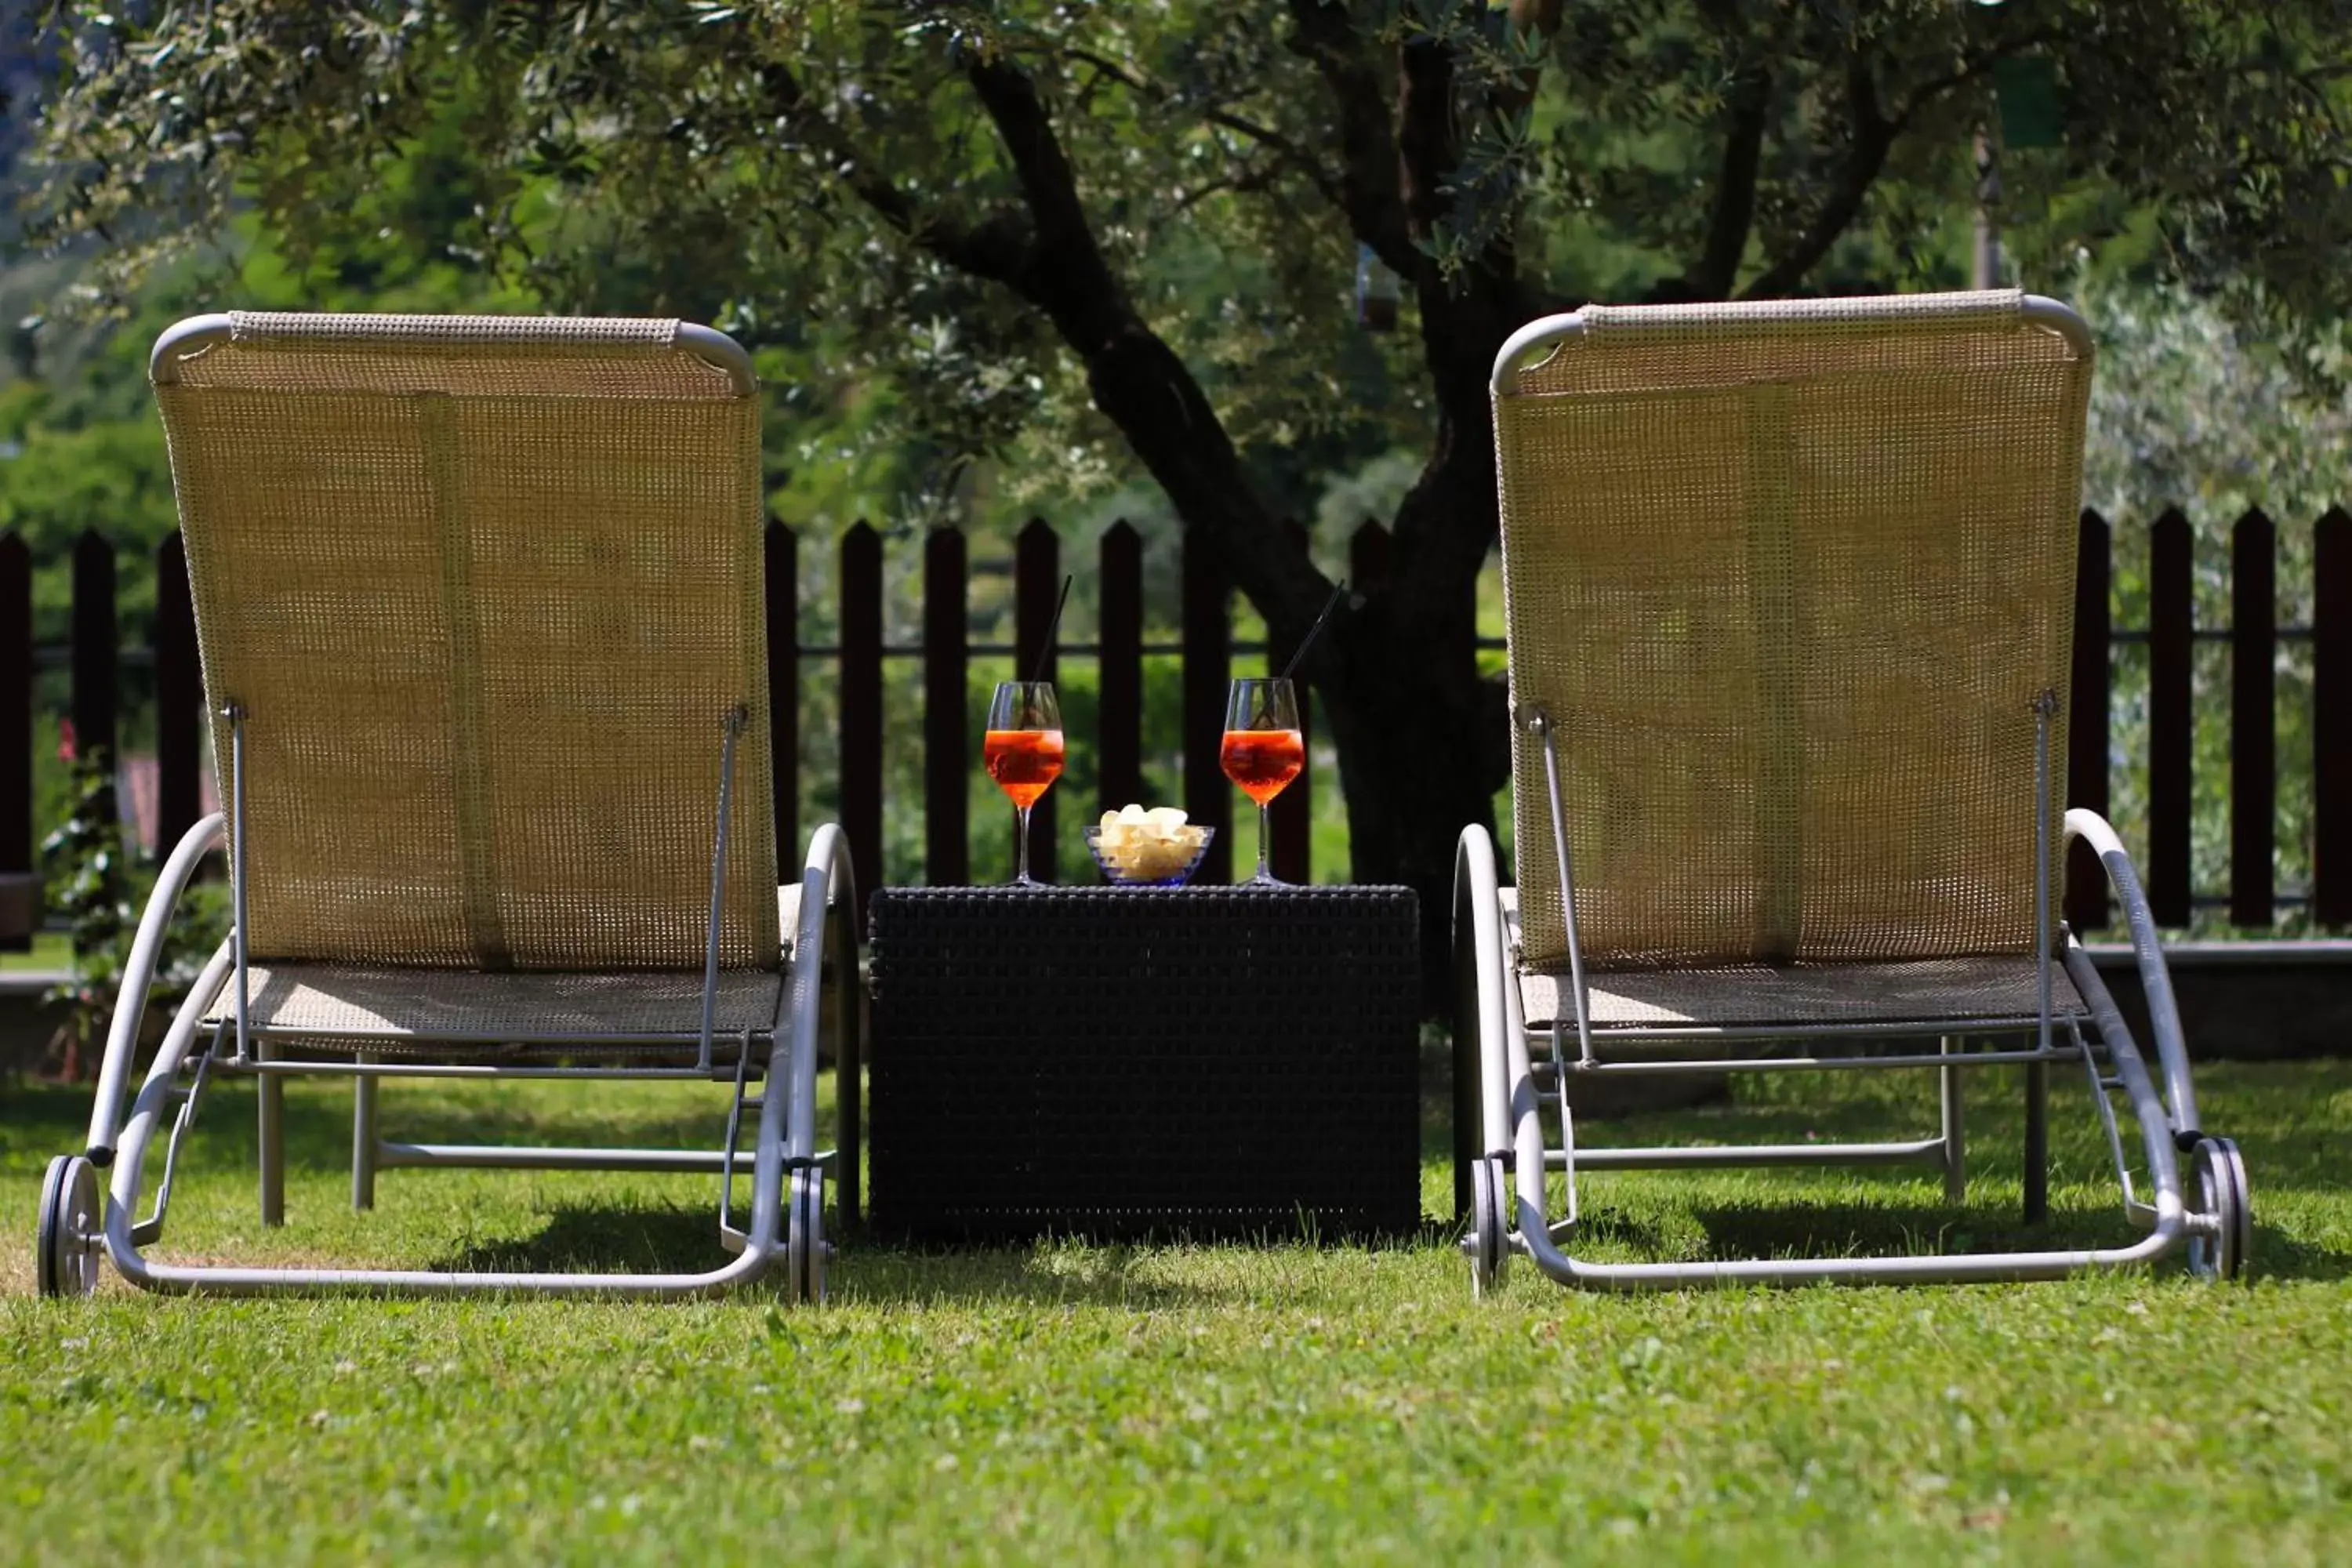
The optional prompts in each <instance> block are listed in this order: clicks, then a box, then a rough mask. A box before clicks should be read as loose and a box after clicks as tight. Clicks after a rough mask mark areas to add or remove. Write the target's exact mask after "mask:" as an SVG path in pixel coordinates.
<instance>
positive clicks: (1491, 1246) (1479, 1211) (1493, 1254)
mask: <svg viewBox="0 0 2352 1568" xmlns="http://www.w3.org/2000/svg"><path fill="white" fill-rule="evenodd" d="M1506 1190H1507V1189H1506V1188H1505V1185H1504V1181H1503V1163H1502V1162H1501V1161H1500V1160H1495V1159H1482V1160H1478V1161H1475V1162H1474V1163H1472V1165H1471V1167H1470V1210H1471V1220H1470V1234H1469V1235H1468V1236H1467V1237H1465V1238H1464V1241H1465V1250H1466V1251H1467V1252H1468V1253H1469V1254H1470V1292H1471V1294H1472V1295H1473V1296H1474V1297H1478V1298H1482V1299H1483V1298H1484V1297H1486V1296H1487V1295H1489V1294H1491V1293H1492V1292H1493V1290H1494V1289H1495V1287H1496V1286H1497V1285H1499V1284H1501V1283H1502V1280H1503V1263H1504V1260H1505V1259H1506V1258H1508V1257H1509V1256H1510V1248H1509V1247H1507V1245H1506V1243H1505V1241H1504V1234H1503V1194H1504V1193H1505V1191H1506Z"/></svg>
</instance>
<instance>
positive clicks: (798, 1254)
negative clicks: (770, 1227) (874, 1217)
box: [784, 1168, 832, 1307]
mask: <svg viewBox="0 0 2352 1568" xmlns="http://www.w3.org/2000/svg"><path fill="white" fill-rule="evenodd" d="M790 1220H791V1229H790V1232H789V1234H788V1236H787V1237H786V1239H785V1244H784V1268H785V1272H786V1275H787V1276H788V1282H787V1284H786V1285H785V1289H787V1290H788V1291H790V1292H791V1294H792V1298H793V1300H795V1301H804V1302H806V1303H807V1304H809V1305H810V1306H812V1307H821V1306H823V1305H824V1266H825V1260H826V1258H827V1257H828V1255H829V1254H830V1252H831V1250H832V1249H831V1248H830V1247H827V1246H826V1245H825V1240H824V1172H823V1171H820V1170H816V1169H814V1168H812V1169H809V1170H804V1171H794V1172H793V1184H792V1206H791V1213H790Z"/></svg>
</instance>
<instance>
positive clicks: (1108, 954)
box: [867, 887, 1421, 1241]
mask: <svg viewBox="0 0 2352 1568" xmlns="http://www.w3.org/2000/svg"><path fill="white" fill-rule="evenodd" d="M872 920H873V986H874V1009H873V1020H874V1033H873V1041H872V1047H871V1050H872V1054H871V1057H870V1058H869V1070H870V1073H871V1086H872V1091H871V1098H870V1100H869V1105H868V1111H867V1114H868V1117H869V1119H870V1120H869V1128H870V1133H869V1136H870V1138H871V1143H870V1145H869V1148H870V1152H871V1160H872V1164H871V1167H870V1171H871V1178H872V1208H871V1211H870V1213H871V1215H872V1219H873V1223H874V1225H875V1226H876V1227H877V1229H878V1230H881V1231H883V1232H885V1233H887V1234H896V1235H900V1236H906V1237H914V1238H917V1239H924V1240H965V1241H1006V1240H1016V1239H1022V1238H1027V1237H1036V1236H1041V1235H1048V1234H1072V1235H1084V1236H1092V1237H1101V1238H1106V1239H1110V1238H1135V1237H1143V1236H1160V1237H1174V1236H1180V1235H1190V1236H1223V1237H1236V1236H1238V1237H1255V1236H1260V1235H1267V1236H1277V1237H1297V1236H1298V1235H1299V1234H1300V1233H1301V1230H1302V1227H1303V1226H1304V1227H1311V1228H1312V1230H1313V1231H1314V1233H1315V1234H1317V1235H1320V1236H1327V1237H1329V1236H1341V1235H1364V1234H1376V1233H1399V1232H1403V1231H1408V1230H1411V1229H1412V1228H1413V1227H1414V1226H1417V1225H1419V1224H1420V1221H1421V1163H1420V1149H1419V1116H1418V1102H1417V1093H1416V1091H1417V1077H1418V1075H1417V1071H1416V1067H1417V1062H1416V1055H1417V1051H1416V1044H1417V1038H1418V1027H1417V1022H1418V1021H1417V1011H1418V1004H1419V999H1420V998H1419V989H1418V984H1417V980H1416V973H1415V965H1416V964H1417V963H1418V962H1419V957H1420V945H1419V942H1420V938H1419V934H1418V930H1417V926H1416V920H1417V912H1416V909H1415V905H1414V900H1413V895H1412V889H1407V888H1357V887H1334V888H1291V887H1274V888H1254V887H1235V888H1173V889H1133V888H1111V887H1088V888H1028V889H1023V888H885V889H880V890H878V891H877V892H876V893H875V895H874V900H873V906H872Z"/></svg>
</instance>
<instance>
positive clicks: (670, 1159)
mask: <svg viewBox="0 0 2352 1568" xmlns="http://www.w3.org/2000/svg"><path fill="white" fill-rule="evenodd" d="M726 1159H727V1156H726V1154H725V1153H724V1152H721V1151H719V1150H717V1149H580V1148H570V1149H567V1148H558V1147H553V1146H550V1147H545V1148H540V1147H533V1146H531V1145H529V1144H502V1143H404V1142H396V1141H382V1142H378V1143H377V1144H376V1163H377V1164H378V1165H379V1166H381V1167H382V1168H383V1169H385V1170H392V1169H394V1168H395V1167H408V1168H415V1169H438V1168H456V1169H465V1170H484V1171H638V1172H647V1171H651V1172H668V1173H676V1174H682V1175H712V1176H715V1175H717V1174H719V1172H720V1170H721V1169H723V1168H724V1164H725V1162H726Z"/></svg>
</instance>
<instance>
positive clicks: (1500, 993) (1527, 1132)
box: [1454, 826, 2192, 1290]
mask: <svg viewBox="0 0 2352 1568" xmlns="http://www.w3.org/2000/svg"><path fill="white" fill-rule="evenodd" d="M1454 875H1455V879H1456V882H1457V885H1458V886H1461V887H1463V888H1464V889H1465V892H1466V894H1467V897H1466V899H1465V900H1464V901H1465V903H1466V905H1467V907H1468V909H1469V910H1470V916H1471V921H1470V930H1469V931H1468V932H1467V933H1464V934H1466V935H1467V937H1468V939H1469V941H1470V942H1471V943H1472V945H1473V948H1474V952H1475V963H1476V965H1477V980H1478V998H1477V1006H1476V1016H1477V1018H1478V1029H1479V1041H1478V1046H1479V1059H1480V1062H1481V1064H1482V1072H1481V1079H1482V1081H1481V1083H1480V1095H1479V1102H1480V1109H1481V1113H1482V1121H1483V1125H1484V1131H1485V1133H1486V1137H1485V1138H1484V1139H1483V1142H1484V1143H1485V1147H1486V1153H1485V1156H1484V1157H1495V1156H1497V1155H1502V1156H1507V1158H1508V1159H1509V1161H1510V1163H1511V1166H1512V1170H1513V1175H1514V1181H1513V1192H1514V1196H1515V1198H1516V1200H1517V1201H1516V1205H1515V1209H1516V1213H1515V1215H1514V1220H1513V1226H1512V1234H1511V1237H1510V1243H1509V1244H1510V1250H1511V1251H1512V1252H1514V1253H1517V1254H1519V1255H1521V1256H1524V1257H1526V1258H1528V1259H1530V1260H1531V1261H1532V1262H1533V1263H1534V1264H1535V1265H1536V1267H1537V1268H1540V1269H1541V1270H1543V1272H1544V1273H1545V1274H1546V1275H1547V1276H1549V1277H1550V1278H1551V1279H1556V1280H1558V1281H1559V1282H1560V1283H1562V1284H1565V1285H1571V1286H1575V1287H1578V1288H1580V1289H1602V1290H1644V1289H1653V1290H1654V1289H1684V1288H1687V1287H1691V1286H1700V1285H1800V1284H1812V1283H1828V1282H1835V1283H1849V1284H1938V1283H1946V1284H1964V1283H1971V1282H1986V1281H2002V1280H2029V1279H2063V1278H2064V1277H2066V1276H2068V1275H2071V1274H2075V1273H2080V1272H2084V1271H2086V1270H2091V1269H2098V1268H2128V1267H2132V1266H2135V1265H2137V1264H2141V1263H2147V1262H2152V1261H2154V1260H2155V1259H2157V1258H2162V1257H2163V1256H2164V1255H2165V1254H2167V1253H2168V1252H2170V1251H2172V1250H2173V1249H2174V1248H2176V1247H2179V1245H2180V1244H2181V1242H2182V1241H2183V1240H2184V1238H2185V1237H2187V1236H2188V1234H2189V1230H2190V1229H2191V1227H2192V1218H2191V1216H2190V1215H2189V1213H2188V1210H2187V1208H2186V1206H2185V1205H2184V1203H2183V1201H2182V1197H2181V1188H2180V1173H2179V1164H2178V1162H2177V1160H2176V1158H2175V1154H2174V1150H2173V1147H2172V1141H2171V1138H2170V1136H2169V1121H2168V1116H2167V1114H2166V1110H2165V1106H2164V1101H2163V1100H2162V1098H2161V1097H2160V1096H2158V1093H2157V1092H2156V1089H2155V1086H2154V1084H2153V1083H2152V1082H2151V1080H2150V1079H2149V1078H2148V1075H2147V1068H2146V1066H2145V1064H2144V1063H2143V1062H2142V1061H2141V1059H2140V1058H2139V1054H2138V1049H2137V1046H2136V1045H2135V1044H2134V1043H2133V1041H2132V1038H2131V1036H2130V1034H2129V1033H2128V1032H2127V1031H2126V1030H2125V1029H2123V1028H2122V1027H2121V1019H2120V1017H2119V1016H2113V1005H2112V1003H2111V1002H2109V1003H2107V1004H2106V1005H2105V1011H2106V1012H2107V1014H2108V1015H2109V1017H2107V1018H2098V1019H2097V1021H2098V1022H2099V1024H2100V1032H2101V1034H2102V1036H2103V1037H2104V1041H2105V1045H2106V1046H2107V1048H2108V1051H2109V1054H2110V1055H2111V1057H2112V1058H2114V1060H2115V1062H2116V1073H2117V1076H2118V1078H2119V1079H2121V1080H2122V1083H2123V1086H2124V1087H2125V1089H2126V1090H2127V1091H2128V1092H2129V1094H2130V1096H2131V1100H2132V1106H2133V1110H2134V1111H2135V1113H2136V1114H2137V1117H2138V1119H2139V1122H2140V1131H2141V1136H2142V1140H2143V1142H2144V1143H2145V1144H2146V1147H2147V1161H2148V1167H2149V1170H2150V1173H2152V1175H2153V1176H2154V1178H2155V1184H2156V1189H2157V1190H2156V1194H2155V1197H2156V1202H2155V1205H2154V1210H2155V1213H2154V1217H2153V1220H2152V1221H2151V1223H2150V1225H2149V1227H2148V1232H2147V1235H2146V1236H2144V1237H2141V1238H2140V1239H2139V1240H2138V1241H2137V1242H2135V1243H2133V1244H2132V1245H2129V1246H2126V1247H2098V1248H2074V1249H2064V1250H2044V1251H2032V1252H2008V1253H1980V1254H1969V1255H1964V1256H1959V1257H1934V1258H1920V1257H1910V1258H1747V1259H1730V1260H1724V1261H1719V1262H1707V1263H1640V1264H1592V1263H1586V1262H1583V1261H1581V1260H1580V1259H1577V1258H1573V1257H1570V1256H1569V1255H1568V1254H1566V1253H1563V1252H1562V1251H1561V1250H1560V1249H1559V1247H1558V1246H1557V1245H1556V1244H1555V1243H1554V1241H1553V1239H1552V1236H1551V1230H1550V1226H1549V1224H1548V1223H1547V1221H1546V1218H1545V1193H1544V1185H1545V1176H1546V1171H1547V1167H1548V1164H1549V1161H1548V1160H1547V1157H1546V1156H1547V1151H1546V1149H1545V1147H1544V1139H1543V1129H1542V1116H1541V1106H1542V1101H1541V1098H1540V1097H1539V1095H1538V1093H1537V1091H1536V1088H1535V1073H1534V1065H1533V1063H1532V1061H1531V1060H1530V1059H1529V1054H1528V1037H1527V1031H1526V1030H1525V1029H1524V1028H1511V1027H1509V1026H1507V1025H1508V1020H1509V1018H1510V1016H1511V1008H1510V1006H1509V1003H1508V1000H1507V994H1508V993H1509V991H1511V990H1512V989H1514V988H1515V981H1514V979H1513V976H1512V975H1511V973H1510V970H1509V966H1508V965H1507V963H1506V962H1505V957H1504V952H1503V942H1502V931H1501V911H1500V906H1499V888H1498V885H1497V882H1496V876H1495V863H1494V846H1493V842H1492V840H1491V839H1490V838H1488V837H1487V835H1486V831H1485V830H1484V829H1483V828H1480V827H1477V826H1471V827H1468V828H1465V830H1464V832H1463V835H1462V837H1461V840H1460V842H1459V845H1458V847H1457V848H1456V852H1455V860H1454ZM1457 940H1459V936H1457ZM2076 952H2079V947H2077V948H2075V949H2074V951H2071V952H2069V954H2068V965H2069V972H2070V973H2074V972H2075V970H2076V966H2077V963H2078V962H2079V965H2080V968H2081V969H2083V970H2088V968H2089V963H2088V960H2087V959H2081V960H2079V961H2078V960H2077V959H2076V957H2075V953H2076ZM2078 984H2079V982H2078ZM2104 997H2105V993H2104V990H2101V991H2100V992H2099V993H2098V995H2097V998H2094V997H2093V996H2090V995H2086V996H2085V998H2084V1000H2085V1001H2086V1002H2087V1003H2090V1004H2091V1005H2092V1006H2093V1008H2094V1012H2095V1017H2096V1016H2097V1012H2098V1010H2099V1008H2100V999H2104ZM2110 1020H2112V1021H2110ZM1988 1054H1990V1053H1988ZM2035 1055H2036V1056H2037V1057H2038V1056H2039V1053H2038V1052H2037V1053H2035ZM1972 1059H1978V1060H1981V1059H1982V1058H1972ZM1937 1065H1940V1063H1938V1064H1937ZM1498 1134H1499V1136H1498ZM1590 1154H1591V1151H1580V1152H1579V1155H1578V1160H1579V1163H1587V1159H1588V1156H1589V1155H1590ZM1923 1158H1924V1155H1923Z"/></svg>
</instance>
